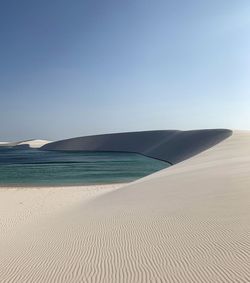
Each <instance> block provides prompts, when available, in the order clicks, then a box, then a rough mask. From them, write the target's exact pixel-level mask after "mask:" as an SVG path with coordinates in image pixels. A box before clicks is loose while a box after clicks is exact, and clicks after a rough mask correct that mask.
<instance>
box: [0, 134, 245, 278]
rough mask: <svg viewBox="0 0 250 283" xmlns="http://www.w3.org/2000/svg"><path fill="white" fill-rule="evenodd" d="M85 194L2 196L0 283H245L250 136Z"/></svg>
mask: <svg viewBox="0 0 250 283" xmlns="http://www.w3.org/2000/svg"><path fill="white" fill-rule="evenodd" d="M34 192H35V193H34ZM90 192H91V193H92V191H91V190H89V189H87V192H86V188H85V189H84V188H46V189H40V190H35V189H25V190H23V191H22V190H21V189H14V190H13V189H2V190H0V202H1V205H0V208H1V214H0V215H1V226H0V227H1V234H0V254H1V256H0V282H250V268H249V262H250V221H249V220H250V132H233V135H232V136H230V137H228V138H227V139H225V140H224V141H222V142H221V143H218V144H217V145H215V146H213V147H211V148H210V149H207V150H206V151H203V152H202V153H200V154H198V155H196V156H193V157H192V158H189V159H187V160H185V161H183V162H180V163H178V164H177V165H174V166H172V167H170V168H167V169H164V170H162V171H159V172H157V173H155V174H152V175H150V176H147V177H145V178H143V179H140V180H138V181H136V182H134V183H131V184H127V185H124V186H121V187H120V188H117V187H113V188H112V187H111V188H106V189H105V188H104V189H99V190H97V189H94V190H93V194H92V195H91V196H90V195H89V194H90Z"/></svg>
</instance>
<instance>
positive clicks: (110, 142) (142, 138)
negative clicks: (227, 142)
mask: <svg viewBox="0 0 250 283" xmlns="http://www.w3.org/2000/svg"><path fill="white" fill-rule="evenodd" d="M231 134H232V131H231V130H228V129H208V130H193V131H177V130H161V131H142V132H128V133H116V134H105V135H96V136H87V137H78V138H72V139H67V140H61V141H56V142H52V143H49V144H46V145H45V146H43V147H42V148H41V149H43V150H64V151H65V150H66V151H122V152H135V153H139V154H143V155H146V156H148V157H152V158H155V159H160V160H163V161H167V162H169V163H172V164H176V163H178V162H181V161H183V160H185V159H187V158H190V157H192V156H194V155H196V154H198V153H200V152H202V151H204V150H206V149H208V148H209V147H212V146H214V145H216V144H217V143H219V142H221V141H222V140H224V139H226V138H228V137H229V136H230V135H231Z"/></svg>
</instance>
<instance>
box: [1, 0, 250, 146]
mask: <svg viewBox="0 0 250 283" xmlns="http://www.w3.org/2000/svg"><path fill="white" fill-rule="evenodd" d="M0 121H1V122H0V141H9V140H25V139H32V138H40V139H49V140H58V139H64V138H69V137H76V136H83V135H91V134H102V133H112V132H123V131H141V130H156V129H179V130H188V129H201V128H233V129H250V1H249V0H237V1H235V0H209V1H201V0H189V1H186V0H172V1H168V0H105V1H103V0H49V1H48V0H43V1H34V0H22V1H20V0H0Z"/></svg>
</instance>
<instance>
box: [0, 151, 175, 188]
mask: <svg viewBox="0 0 250 283" xmlns="http://www.w3.org/2000/svg"><path fill="white" fill-rule="evenodd" d="M168 166H170V165H169V164H168V163H166V162H163V161H159V160H155V159H151V158H148V157H145V156H142V155H139V154H134V153H115V152H58V151H41V150H37V149H8V148H2V149H1V148H0V186H5V185H6V186H53V185H55V186H56V185H90V184H110V183H121V182H130V181H133V180H136V179H139V178H141V177H144V176H146V175H149V174H151V173H153V172H156V171H158V170H161V169H163V168H166V167H168Z"/></svg>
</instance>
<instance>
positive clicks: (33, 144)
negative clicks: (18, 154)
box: [0, 140, 50, 148]
mask: <svg viewBox="0 0 250 283" xmlns="http://www.w3.org/2000/svg"><path fill="white" fill-rule="evenodd" d="M48 143H50V141H47V140H26V141H17V142H0V147H1V146H2V147H3V146H4V147H20V148H21V147H22V148H40V147H42V146H44V145H46V144H48Z"/></svg>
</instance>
